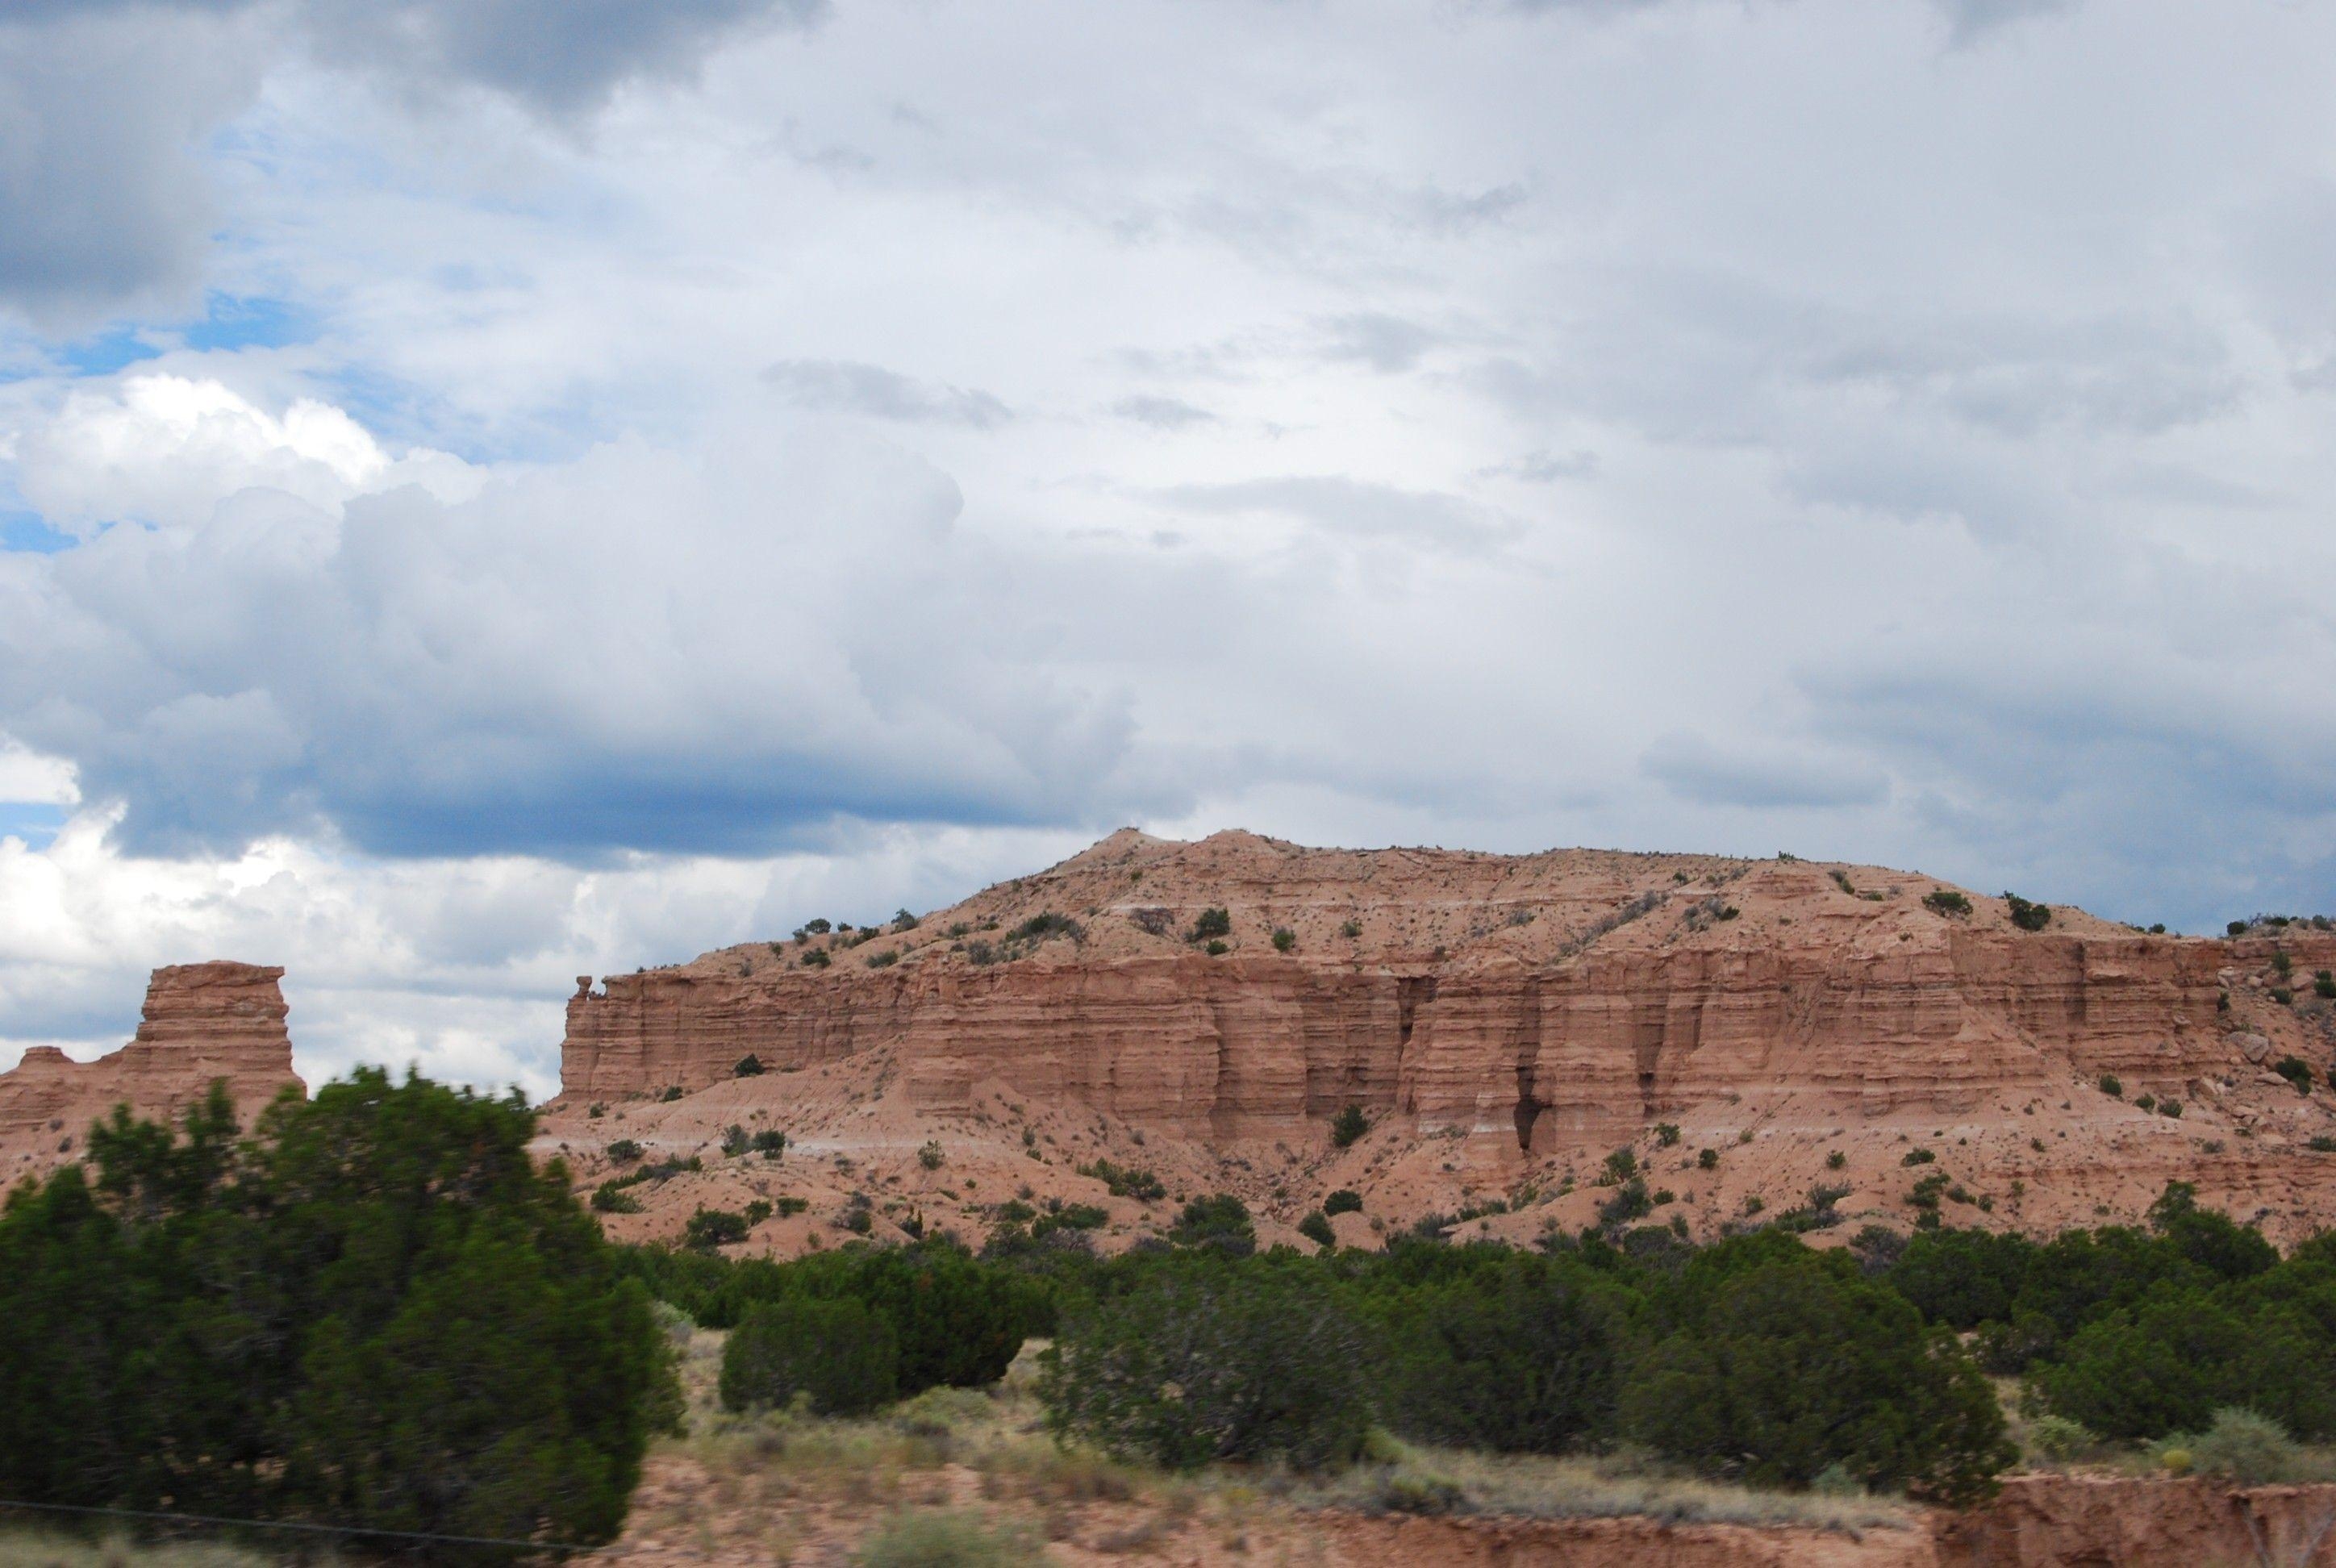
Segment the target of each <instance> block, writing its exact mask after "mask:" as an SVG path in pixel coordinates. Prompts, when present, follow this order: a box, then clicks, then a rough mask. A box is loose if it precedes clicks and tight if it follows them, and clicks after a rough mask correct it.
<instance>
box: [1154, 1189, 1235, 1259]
mask: <svg viewBox="0 0 2336 1568" xmlns="http://www.w3.org/2000/svg"><path fill="white" fill-rule="evenodd" d="M1168 1239H1169V1240H1170V1241H1172V1242H1175V1243H1176V1244H1177V1245H1178V1246H1180V1247H1197V1248H1202V1249H1204V1250H1206V1251H1212V1252H1219V1253H1222V1254H1223V1255H1224V1256H1226V1257H1229V1258H1245V1257H1247V1256H1249V1254H1250V1253H1251V1252H1253V1251H1257V1227H1256V1226H1255V1225H1254V1224H1252V1223H1251V1222H1250V1217H1249V1205H1248V1204H1246V1203H1242V1202H1241V1200H1240V1199H1239V1198H1236V1197H1234V1196H1233V1195H1232V1194H1231V1193H1211V1194H1210V1195H1209V1196H1207V1197H1205V1198H1195V1199H1193V1200H1192V1202H1191V1203H1187V1204H1185V1205H1184V1212H1183V1213H1182V1214H1181V1215H1179V1216H1178V1217H1177V1220H1176V1223H1175V1225H1174V1226H1173V1227H1172V1228H1171V1229H1170V1231H1169V1232H1168Z"/></svg>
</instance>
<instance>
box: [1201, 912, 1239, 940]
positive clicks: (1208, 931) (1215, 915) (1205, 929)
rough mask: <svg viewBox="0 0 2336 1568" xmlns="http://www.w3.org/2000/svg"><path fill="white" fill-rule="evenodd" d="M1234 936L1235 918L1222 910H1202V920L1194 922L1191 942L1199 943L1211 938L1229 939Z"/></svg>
mask: <svg viewBox="0 0 2336 1568" xmlns="http://www.w3.org/2000/svg"><path fill="white" fill-rule="evenodd" d="M1232 934H1233V917H1232V916H1231V914H1230V913H1228V912H1227V911H1224V910H1222V909H1217V908H1211V909H1205V910H1202V911H1201V915H1200V918H1199V919H1198V920H1194V921H1193V922H1192V937H1191V940H1193V941H1196V942H1197V941H1201V940H1205V939H1207V938H1209V937H1229V936H1231V935H1232Z"/></svg>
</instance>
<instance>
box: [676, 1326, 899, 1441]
mask: <svg viewBox="0 0 2336 1568" xmlns="http://www.w3.org/2000/svg"><path fill="white" fill-rule="evenodd" d="M899 1373H900V1341H899V1337H898V1336H897V1335H896V1334H895V1333H894V1332H893V1329H892V1325H891V1323H890V1322H889V1321H887V1320H886V1319H885V1318H884V1316H883V1314H881V1312H877V1311H874V1310H871V1309H870V1308H869V1306H868V1304H867V1303H866V1302H864V1301H861V1300H855V1299H853V1298H852V1297H849V1296H845V1297H842V1298H840V1299H837V1300H817V1299H815V1298H812V1297H804V1296H793V1297H786V1298H783V1299H781V1300H776V1301H768V1302H764V1304H762V1305H760V1306H757V1307H754V1308H751V1309H749V1310H748V1311H747V1313H746V1315H745V1317H744V1318H743V1319H741V1320H739V1323H738V1326H737V1327H736V1328H735V1329H731V1330H730V1338H729V1340H728V1342H727V1343H725V1345H724V1346H723V1349H722V1380H721V1385H720V1388H721V1396H722V1404H723V1407H724V1408H725V1409H729V1410H745V1409H751V1408H754V1407H772V1408H777V1409H784V1408H785V1407H787V1406H788V1405H789V1404H790V1403H792V1402H793V1399H794V1398H795V1397H796V1396H797V1395H799V1394H800V1395H803V1396H806V1397H807V1398H809V1399H810V1401H811V1407H812V1409H813V1411H815V1412H817V1413H818V1414H820V1415H822V1416H854V1415H858V1414H859V1413H860V1412H861V1411H863V1410H872V1409H874V1408H875V1407H878V1406H879V1405H886V1404H890V1403H891V1400H892V1398H893V1397H894V1394H895V1392H896V1390H897V1388H898V1386H899Z"/></svg>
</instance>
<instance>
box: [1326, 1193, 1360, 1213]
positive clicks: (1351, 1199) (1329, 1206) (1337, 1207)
mask: <svg viewBox="0 0 2336 1568" xmlns="http://www.w3.org/2000/svg"><path fill="white" fill-rule="evenodd" d="M1362 1208H1363V1195H1362V1194H1361V1193H1358V1192H1356V1191H1355V1190H1354V1189H1353V1188H1352V1187H1340V1188H1339V1189H1338V1191H1337V1192H1335V1193H1331V1194H1330V1195H1329V1197H1327V1198H1325V1199H1323V1200H1322V1212H1323V1213H1326V1214H1357V1213H1361V1212H1362Z"/></svg>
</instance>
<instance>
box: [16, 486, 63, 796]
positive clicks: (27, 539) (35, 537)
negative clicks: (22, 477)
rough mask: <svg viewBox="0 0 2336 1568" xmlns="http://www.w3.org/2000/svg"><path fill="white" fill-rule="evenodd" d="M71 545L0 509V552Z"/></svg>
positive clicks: (30, 515) (34, 521) (34, 520)
mask: <svg viewBox="0 0 2336 1568" xmlns="http://www.w3.org/2000/svg"><path fill="white" fill-rule="evenodd" d="M73 543H74V540H73V535H71V534H69V533H62V532H59V531H57V530H56V529H54V528H51V527H50V526H49V525H48V523H47V521H45V520H44V519H43V518H42V517H41V516H40V514H39V513H37V512H32V511H18V510H16V509H15V508H11V507H5V506H0V552H8V551H15V552H19V553H24V554H31V555H54V554H56V553H57V552H58V551H59V550H71V549H72V548H73ZM0 809H5V808H0Z"/></svg>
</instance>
